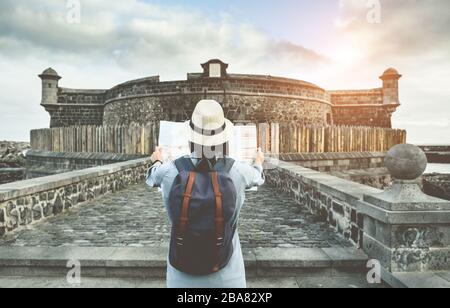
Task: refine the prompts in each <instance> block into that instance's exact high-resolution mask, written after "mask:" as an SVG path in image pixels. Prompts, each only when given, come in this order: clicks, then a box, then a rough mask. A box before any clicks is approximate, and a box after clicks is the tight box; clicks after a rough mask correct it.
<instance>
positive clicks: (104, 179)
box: [0, 159, 149, 236]
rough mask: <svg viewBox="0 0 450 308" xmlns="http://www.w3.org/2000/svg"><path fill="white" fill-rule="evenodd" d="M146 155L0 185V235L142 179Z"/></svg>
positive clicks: (145, 167) (145, 168)
mask: <svg viewBox="0 0 450 308" xmlns="http://www.w3.org/2000/svg"><path fill="white" fill-rule="evenodd" d="M148 163H149V160H148V159H139V160H134V161H130V162H123V163H117V164H113V165H108V166H101V167H95V168H91V169H86V170H81V171H73V172H68V173H64V174H58V175H53V176H48V177H42V178H38V179H32V180H26V181H21V182H15V183H10V184H5V185H0V236H4V235H6V234H7V233H8V232H11V231H14V230H16V229H18V228H20V227H25V226H28V225H30V224H32V223H35V222H38V221H41V220H43V219H45V218H48V217H52V216H54V215H58V214H60V213H62V212H64V211H66V210H67V209H69V208H71V207H73V206H75V205H77V204H80V203H83V202H85V201H88V200H92V199H95V198H97V197H99V196H101V195H104V194H107V193H110V192H115V191H117V190H121V189H123V188H125V187H127V186H129V185H131V184H134V183H138V182H142V181H144V179H145V176H146V172H147V168H148Z"/></svg>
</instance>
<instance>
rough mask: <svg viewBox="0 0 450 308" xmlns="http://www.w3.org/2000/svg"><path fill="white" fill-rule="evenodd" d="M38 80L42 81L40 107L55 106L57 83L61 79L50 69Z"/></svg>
mask: <svg viewBox="0 0 450 308" xmlns="http://www.w3.org/2000/svg"><path fill="white" fill-rule="evenodd" d="M39 78H41V80H42V101H41V105H43V106H45V105H55V104H57V103H58V82H59V80H60V79H61V77H60V76H59V75H58V73H57V72H56V71H55V70H54V69H52V68H48V69H46V70H45V71H44V72H43V73H42V74H41V75H39Z"/></svg>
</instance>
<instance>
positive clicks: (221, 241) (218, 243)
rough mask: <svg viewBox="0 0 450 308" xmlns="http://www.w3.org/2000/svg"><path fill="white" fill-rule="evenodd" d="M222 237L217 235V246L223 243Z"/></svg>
mask: <svg viewBox="0 0 450 308" xmlns="http://www.w3.org/2000/svg"><path fill="white" fill-rule="evenodd" d="M223 240H224V239H223V237H219V238H218V239H217V246H223V244H224V241H223Z"/></svg>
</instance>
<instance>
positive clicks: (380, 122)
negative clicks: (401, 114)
mask: <svg viewBox="0 0 450 308" xmlns="http://www.w3.org/2000/svg"><path fill="white" fill-rule="evenodd" d="M397 107H398V106H397V105H380V106H375V105H373V106H364V105H362V106H357V105H354V106H337V107H333V119H334V124H335V125H351V126H374V127H388V128H389V127H392V120H391V119H392V114H393V113H394V112H395V110H396V109H397Z"/></svg>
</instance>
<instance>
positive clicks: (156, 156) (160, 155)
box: [150, 147, 163, 163]
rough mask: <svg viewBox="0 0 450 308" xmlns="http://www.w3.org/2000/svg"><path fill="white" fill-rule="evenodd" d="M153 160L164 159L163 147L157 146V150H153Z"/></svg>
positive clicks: (151, 157)
mask: <svg viewBox="0 0 450 308" xmlns="http://www.w3.org/2000/svg"><path fill="white" fill-rule="evenodd" d="M150 159H151V160H152V162H153V163H154V162H156V161H160V162H162V161H163V147H157V148H156V150H155V152H153V154H152V156H150Z"/></svg>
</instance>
